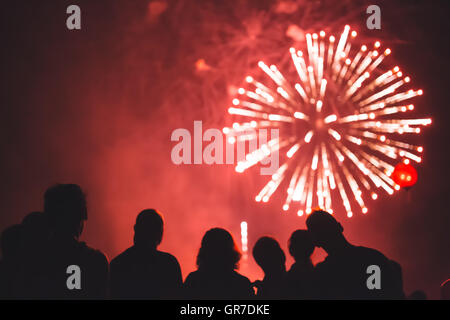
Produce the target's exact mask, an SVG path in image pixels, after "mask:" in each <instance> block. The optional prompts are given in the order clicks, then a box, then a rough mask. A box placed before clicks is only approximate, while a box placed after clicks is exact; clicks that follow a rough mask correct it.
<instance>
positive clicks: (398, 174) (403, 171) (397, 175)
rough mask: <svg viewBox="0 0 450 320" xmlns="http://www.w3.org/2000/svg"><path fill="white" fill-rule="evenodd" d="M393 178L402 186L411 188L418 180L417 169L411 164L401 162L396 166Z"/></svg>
mask: <svg viewBox="0 0 450 320" xmlns="http://www.w3.org/2000/svg"><path fill="white" fill-rule="evenodd" d="M392 179H393V180H394V182H395V183H396V184H398V185H399V186H400V187H402V188H409V187H412V186H413V185H415V184H416V182H417V171H416V169H415V168H414V167H413V166H412V165H411V164H410V163H405V162H401V163H399V164H397V165H396V166H395V169H394V172H393V173H392Z"/></svg>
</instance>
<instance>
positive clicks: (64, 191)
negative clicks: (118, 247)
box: [41, 184, 109, 299]
mask: <svg viewBox="0 0 450 320" xmlns="http://www.w3.org/2000/svg"><path fill="white" fill-rule="evenodd" d="M44 212H45V214H46V215H47V218H48V223H49V228H50V231H51V235H50V237H49V245H48V248H47V250H46V254H45V256H44V257H42V259H45V267H44V269H45V270H46V275H45V276H46V277H47V279H46V283H47V284H46V286H45V287H44V288H41V297H42V298H57V299H99V298H105V297H106V294H107V284H108V266H109V265H108V260H107V258H106V256H105V255H104V254H103V253H102V252H101V251H99V250H94V249H92V248H90V247H88V246H87V245H86V243H84V242H80V241H79V240H78V239H79V237H80V235H81V233H82V231H83V227H84V223H85V221H86V220H87V218H88V216H87V206H86V197H85V195H84V193H83V191H82V190H81V188H80V187H79V186H78V185H75V184H58V185H55V186H53V187H50V188H49V189H48V190H47V191H46V192H45V195H44ZM99 232H100V230H99ZM69 267H70V268H69ZM78 268H79V271H80V272H78V271H77V270H76V269H78ZM77 275H80V277H78V276H77ZM77 279H80V280H81V282H80V284H81V285H80V286H78V283H77V281H76V280H77Z"/></svg>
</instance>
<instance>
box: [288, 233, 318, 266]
mask: <svg viewBox="0 0 450 320" xmlns="http://www.w3.org/2000/svg"><path fill="white" fill-rule="evenodd" d="M288 247H289V253H290V254H291V256H292V257H293V258H294V260H295V261H301V260H305V259H308V258H309V257H310V256H311V254H312V253H313V251H314V243H313V241H312V239H311V235H310V234H309V232H308V230H302V229H299V230H295V231H294V232H293V233H292V234H291V237H290V238H289V242H288Z"/></svg>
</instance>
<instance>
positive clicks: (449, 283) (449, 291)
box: [441, 279, 450, 300]
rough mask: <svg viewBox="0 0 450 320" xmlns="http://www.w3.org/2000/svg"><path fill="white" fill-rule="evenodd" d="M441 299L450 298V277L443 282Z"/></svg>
mask: <svg viewBox="0 0 450 320" xmlns="http://www.w3.org/2000/svg"><path fill="white" fill-rule="evenodd" d="M441 299H442V300H450V279H447V280H445V281H444V282H443V283H442V284H441Z"/></svg>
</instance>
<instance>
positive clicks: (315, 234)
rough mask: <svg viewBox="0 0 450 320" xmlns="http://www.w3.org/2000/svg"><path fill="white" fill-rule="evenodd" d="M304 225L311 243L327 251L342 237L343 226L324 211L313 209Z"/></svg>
mask: <svg viewBox="0 0 450 320" xmlns="http://www.w3.org/2000/svg"><path fill="white" fill-rule="evenodd" d="M306 225H307V227H308V231H309V233H310V235H311V238H312V240H313V243H314V244H315V245H316V246H318V247H322V248H324V249H325V251H327V252H328V249H329V248H331V247H334V246H336V245H337V244H338V243H340V240H341V239H342V237H343V236H342V232H343V231H344V228H343V227H342V225H341V224H340V223H339V222H337V220H336V219H335V218H334V217H333V216H332V215H331V214H329V213H328V212H326V211H322V210H316V211H313V212H312V213H311V214H310V215H309V217H308V218H307V219H306Z"/></svg>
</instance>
